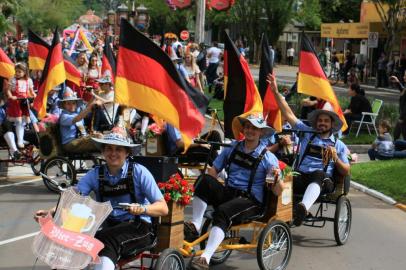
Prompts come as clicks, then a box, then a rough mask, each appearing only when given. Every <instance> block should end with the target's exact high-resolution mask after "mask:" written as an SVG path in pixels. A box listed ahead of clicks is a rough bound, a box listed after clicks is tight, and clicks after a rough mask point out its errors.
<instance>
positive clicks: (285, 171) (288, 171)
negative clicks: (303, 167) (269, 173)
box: [278, 160, 299, 178]
mask: <svg viewBox="0 0 406 270" xmlns="http://www.w3.org/2000/svg"><path fill="white" fill-rule="evenodd" d="M278 161H279V169H281V177H282V178H285V177H286V176H288V175H292V176H295V175H299V173H298V172H295V171H294V170H293V168H292V167H290V166H288V165H287V164H286V163H285V162H283V161H280V160H278Z"/></svg>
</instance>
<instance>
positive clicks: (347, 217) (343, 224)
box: [334, 196, 352, 246]
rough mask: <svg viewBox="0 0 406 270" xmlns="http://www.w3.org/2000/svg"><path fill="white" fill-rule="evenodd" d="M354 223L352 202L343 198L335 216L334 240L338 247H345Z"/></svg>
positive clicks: (339, 199)
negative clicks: (352, 222)
mask: <svg viewBox="0 0 406 270" xmlns="http://www.w3.org/2000/svg"><path fill="white" fill-rule="evenodd" d="M351 221H352V210H351V203H350V200H348V198H347V197H346V196H341V197H340V198H338V200H337V205H336V212H335V214H334V238H335V240H336V242H337V245H339V246H341V245H344V244H345V243H346V242H347V240H348V237H349V236H350V230H351Z"/></svg>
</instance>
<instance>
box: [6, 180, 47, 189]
mask: <svg viewBox="0 0 406 270" xmlns="http://www.w3.org/2000/svg"><path fill="white" fill-rule="evenodd" d="M41 180H42V178H38V179H34V180H28V181H23V182H18V183H14V184H7V185H0V188H4V187H13V186H19V185H24V184H29V183H34V182H38V181H41Z"/></svg>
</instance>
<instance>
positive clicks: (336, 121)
mask: <svg viewBox="0 0 406 270" xmlns="http://www.w3.org/2000/svg"><path fill="white" fill-rule="evenodd" d="M327 104H328V105H327ZM320 114H327V115H328V116H330V117H331V120H332V127H331V129H332V130H333V132H338V131H339V130H340V129H341V127H342V126H343V122H342V121H341V119H340V118H339V117H338V115H337V114H336V113H335V112H334V111H333V107H332V106H331V104H330V103H326V104H325V105H324V106H323V109H319V110H314V111H312V112H311V113H309V115H308V116H307V120H308V121H309V123H310V124H311V126H312V127H313V128H314V129H316V127H317V118H318V117H319V115H320Z"/></svg>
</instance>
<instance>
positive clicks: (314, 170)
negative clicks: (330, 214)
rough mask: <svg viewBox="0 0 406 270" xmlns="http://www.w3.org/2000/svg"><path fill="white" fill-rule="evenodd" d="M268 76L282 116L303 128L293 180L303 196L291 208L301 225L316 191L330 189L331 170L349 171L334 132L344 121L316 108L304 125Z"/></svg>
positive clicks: (345, 173) (298, 224) (347, 163)
mask: <svg viewBox="0 0 406 270" xmlns="http://www.w3.org/2000/svg"><path fill="white" fill-rule="evenodd" d="M267 78H268V83H269V84H270V88H271V90H272V92H273V94H274V96H275V98H276V101H277V103H278V106H279V108H280V110H281V111H282V115H283V117H284V118H286V120H287V121H288V122H289V124H291V125H292V127H293V129H296V130H299V131H304V132H305V134H304V137H303V138H302V141H301V144H300V149H299V157H298V160H297V162H298V163H296V168H297V170H298V171H299V172H300V175H298V176H295V177H294V182H293V183H294V185H293V187H294V192H295V193H299V194H300V193H303V191H304V195H303V199H302V201H301V202H300V203H298V204H297V206H296V209H295V211H294V213H295V216H294V224H295V225H296V226H300V225H301V224H302V223H303V220H304V218H305V217H306V216H307V212H308V211H309V209H310V207H311V206H312V205H313V204H314V202H315V201H316V200H317V198H318V197H319V195H320V194H321V193H322V192H325V193H327V192H331V191H332V190H333V188H334V184H333V180H332V176H333V171H334V170H337V171H338V173H339V174H340V175H348V174H349V172H350V164H349V161H348V158H347V153H348V148H347V146H346V145H345V144H344V143H343V142H342V141H341V140H339V139H338V138H336V136H335V133H337V132H338V131H339V130H340V129H341V127H342V125H343V122H342V121H341V120H340V118H339V116H338V115H337V114H336V113H335V112H333V111H331V110H328V109H318V110H315V111H313V112H312V113H310V114H309V115H308V121H309V123H310V124H311V127H309V126H307V125H305V124H304V123H303V122H302V121H301V120H299V119H298V118H297V117H296V116H295V114H294V113H293V112H292V110H291V108H290V107H289V105H288V103H287V102H286V101H285V100H284V98H283V97H282V95H281V94H280V93H279V91H278V86H277V84H276V80H275V76H274V75H272V74H269V75H268V77H267Z"/></svg>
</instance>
